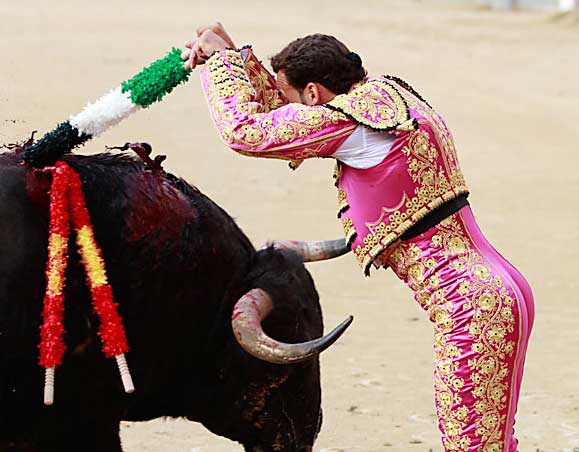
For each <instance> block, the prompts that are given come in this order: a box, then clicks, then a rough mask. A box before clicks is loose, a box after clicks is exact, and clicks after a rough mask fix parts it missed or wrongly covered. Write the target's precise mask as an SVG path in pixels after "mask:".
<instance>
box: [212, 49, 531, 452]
mask: <svg viewBox="0 0 579 452" xmlns="http://www.w3.org/2000/svg"><path fill="white" fill-rule="evenodd" d="M201 77H202V84H203V88H204V91H205V94H206V96H207V99H208V103H209V108H210V111H211V115H212V118H213V120H214V122H215V124H216V126H217V128H218V130H219V132H220V134H221V137H222V139H223V140H224V141H225V142H226V144H227V145H228V146H229V147H231V148H232V149H234V150H235V151H237V152H239V153H241V154H244V155H249V156H253V157H268V158H278V159H286V160H289V161H290V165H292V166H293V167H297V165H299V164H300V163H301V162H302V161H303V160H304V159H307V158H312V157H334V158H336V159H337V160H338V162H337V166H336V172H335V179H336V186H337V188H338V205H339V206H338V212H339V213H338V215H339V217H340V218H341V221H342V224H343V227H344V232H345V235H346V238H347V240H348V242H349V244H350V245H351V247H352V250H353V252H354V253H355V255H356V258H357V260H358V262H359V264H360V265H361V267H362V269H363V270H364V272H365V273H366V274H369V271H370V268H371V267H372V265H374V266H376V267H380V266H383V267H388V266H389V267H391V268H392V270H393V271H394V272H395V273H396V275H397V276H398V277H399V278H400V279H402V280H403V281H405V282H406V283H407V284H408V285H409V286H410V288H411V289H412V290H413V291H414V294H415V298H416V300H417V301H418V303H420V305H421V306H422V307H423V309H424V310H425V311H427V312H428V315H429V317H430V319H431V321H432V322H433V324H434V330H435V335H434V351H435V392H436V407H437V413H438V421H439V428H440V430H441V432H442V438H443V443H444V447H445V450H447V451H464V452H467V451H473V452H474V451H484V452H514V451H516V450H517V441H516V439H515V438H514V436H513V432H514V430H513V424H514V418H515V412H516V408H517V401H518V397H519V390H520V386H521V380H522V374H523V364H524V359H525V352H526V348H527V342H528V339H529V334H530V331H531V327H532V324H533V317H534V310H533V297H532V294H531V290H530V288H529V286H528V284H527V282H526V281H525V279H524V278H523V276H522V275H521V274H520V273H519V272H518V271H517V270H516V269H515V268H514V267H513V266H512V265H511V264H509V262H507V260H506V259H504V258H503V257H502V256H501V255H500V254H499V253H498V252H497V251H496V250H495V249H494V248H493V247H492V246H491V245H490V244H489V243H488V242H487V241H486V239H485V238H484V236H483V235H482V233H481V231H480V230H479V228H478V226H477V224H476V222H475V219H474V217H473V214H472V211H471V209H470V207H469V205H468V202H467V201H466V196H467V195H468V189H467V187H466V184H465V181H464V178H463V176H462V173H461V171H460V168H459V165H458V161H457V158H456V152H455V147H454V142H453V138H452V135H451V133H450V131H449V130H448V128H447V127H446V124H445V123H444V121H443V119H442V118H441V116H440V115H439V114H438V113H436V112H435V111H434V110H433V109H432V108H431V107H430V105H429V104H428V103H427V102H426V101H425V100H424V99H422V98H421V97H420V95H419V94H418V93H417V92H416V91H414V90H413V89H412V87H410V86H409V85H408V84H406V83H405V82H403V81H402V80H400V79H397V78H395V77H367V78H366V79H364V81H363V82H361V83H358V84H356V85H354V86H353V87H352V89H351V90H350V92H349V93H347V94H342V95H338V96H336V97H335V98H334V99H333V100H332V101H331V102H330V103H329V104H326V105H316V106H306V105H301V104H287V102H286V101H285V100H284V99H283V98H282V97H281V95H280V94H279V92H278V91H277V89H276V85H275V80H274V78H273V77H272V75H271V74H270V73H269V72H268V71H267V70H266V69H265V68H264V67H263V66H262V64H261V63H260V62H259V60H257V58H256V57H255V56H254V54H253V52H252V51H251V49H247V48H246V49H242V50H240V51H236V50H226V51H223V52H217V53H215V54H214V55H212V56H211V58H209V60H208V61H207V65H206V67H205V68H204V70H203V71H202V75H201ZM359 127H367V128H368V129H369V130H371V131H380V132H381V133H380V134H379V135H381V136H384V137H388V139H389V140H390V142H389V147H388V151H387V154H386V155H385V157H383V158H382V157H381V160H380V161H379V162H376V164H372V166H370V167H358V168H356V167H354V166H350V165H348V164H346V163H344V161H340V155H341V154H340V149H341V148H343V147H344V143H346V142H347V140H348V138H349V137H350V136H351V135H352V134H354V133H355V131H356V130H357V129H358V128H359ZM366 166H367V165H366Z"/></svg>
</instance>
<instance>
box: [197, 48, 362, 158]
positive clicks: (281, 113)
mask: <svg viewBox="0 0 579 452" xmlns="http://www.w3.org/2000/svg"><path fill="white" fill-rule="evenodd" d="M245 52H249V54H248V55H247V56H246V58H245V59H244V58H243V56H244V55H243V53H245ZM256 61H257V59H256V58H255V57H254V56H253V52H252V51H251V50H250V49H242V50H231V49H225V50H222V51H217V52H215V53H214V54H213V55H212V56H211V57H210V58H209V59H208V60H207V64H206V67H205V68H204V69H203V71H202V73H201V79H202V83H203V89H204V91H205V95H206V97H207V101H208V103H209V109H210V112H211V117H212V118H213V121H214V122H215V125H216V127H217V129H218V130H219V133H220V135H221V138H222V139H223V141H225V143H226V144H227V145H228V146H229V147H230V148H232V149H233V150H235V151H237V152H239V153H241V154H244V155H250V156H254V157H270V158H280V159H285V160H298V161H299V160H303V159H306V158H311V157H324V156H330V155H332V154H333V153H334V152H335V151H336V149H337V148H338V147H339V145H340V144H341V143H342V142H343V141H344V140H345V139H346V138H347V137H348V136H349V135H350V134H351V133H352V132H353V130H354V129H355V128H356V124H355V123H354V122H353V121H352V120H350V119H349V118H347V117H346V116H345V115H343V114H342V113H339V112H336V111H333V110H330V109H329V108H326V107H324V106H321V105H311V106H310V105H302V104H298V103H288V104H286V105H283V106H280V107H279V108H274V109H271V108H272V107H275V105H272V103H271V100H272V98H271V97H270V98H266V97H265V96H264V94H269V93H271V91H269V93H268V92H267V91H264V90H263V89H260V88H261V86H259V85H258V82H257V81H256V80H260V79H259V77H257V78H255V77H253V78H252V77H251V75H252V73H253V71H252V69H253V68H255V65H256ZM260 81H261V80H260ZM269 82H271V81H269ZM256 85H258V86H256ZM268 101H269V102H268ZM276 101H278V99H274V102H276Z"/></svg>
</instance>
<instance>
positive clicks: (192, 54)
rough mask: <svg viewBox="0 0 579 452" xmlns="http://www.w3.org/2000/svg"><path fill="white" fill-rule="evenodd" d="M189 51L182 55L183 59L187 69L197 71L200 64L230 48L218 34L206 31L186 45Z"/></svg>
mask: <svg viewBox="0 0 579 452" xmlns="http://www.w3.org/2000/svg"><path fill="white" fill-rule="evenodd" d="M185 47H186V48H187V50H185V51H183V53H181V59H182V60H184V61H185V63H183V67H185V69H195V67H196V66H197V65H199V64H203V63H205V61H206V60H207V58H208V57H209V56H210V55H211V54H212V53H213V52H216V51H219V50H225V49H227V48H228V47H229V46H228V45H227V42H226V41H225V40H224V39H223V38H222V37H221V36H219V35H218V34H217V33H215V32H213V31H211V30H206V31H204V32H203V33H202V34H201V36H199V37H198V38H196V39H192V40H190V41H187V42H186V43H185Z"/></svg>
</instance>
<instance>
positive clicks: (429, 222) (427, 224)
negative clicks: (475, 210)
mask: <svg viewBox="0 0 579 452" xmlns="http://www.w3.org/2000/svg"><path fill="white" fill-rule="evenodd" d="M467 197H468V193H463V194H461V195H458V196H457V197H456V198H454V199H451V200H450V201H447V202H445V203H444V204H443V205H441V206H440V207H437V208H436V209H434V210H433V211H432V212H429V213H428V214H427V215H426V216H425V217H424V218H423V219H422V220H419V221H418V223H416V224H415V225H414V226H412V227H411V228H410V229H408V230H407V231H406V232H405V233H404V234H402V235H401V236H400V240H408V239H411V238H413V237H416V236H417V235H420V234H422V233H423V232H426V231H428V230H429V229H430V228H431V227H433V226H436V225H437V224H438V223H440V222H441V221H442V220H444V219H445V218H446V217H449V216H450V215H452V214H453V213H456V212H458V211H459V210H460V209H462V208H463V207H464V206H468V205H469V204H468V201H467V199H466V198H467Z"/></svg>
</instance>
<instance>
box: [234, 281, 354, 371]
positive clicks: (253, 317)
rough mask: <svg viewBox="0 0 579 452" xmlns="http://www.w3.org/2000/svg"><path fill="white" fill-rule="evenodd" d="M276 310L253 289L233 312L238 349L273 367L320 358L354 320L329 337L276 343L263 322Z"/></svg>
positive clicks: (270, 301) (265, 297) (261, 294)
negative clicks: (297, 342)
mask: <svg viewBox="0 0 579 452" xmlns="http://www.w3.org/2000/svg"><path fill="white" fill-rule="evenodd" d="M273 309H274V306H273V302H272V300H271V297H270V296H269V295H268V293H267V292H265V291H264V290H262V289H252V290H250V291H249V292H247V293H246V294H245V295H244V296H243V297H241V298H240V299H239V301H238V302H237V303H236V305H235V308H234V309H233V315H232V320H231V324H232V327H233V333H234V334H235V337H236V338H237V342H239V345H241V347H242V348H243V349H244V350H245V351H246V352H247V353H249V354H250V355H252V356H254V357H256V358H258V359H261V360H263V361H267V362H270V363H273V364H293V363H299V362H301V361H306V360H308V359H310V358H312V357H314V356H317V355H319V354H320V353H321V352H323V351H324V350H325V349H327V348H328V347H330V346H331V345H332V344H333V343H334V342H336V341H337V340H338V339H339V338H340V336H341V335H342V334H344V332H345V331H346V329H347V328H348V327H349V326H350V324H351V323H352V321H353V320H354V318H353V317H352V316H350V317H348V318H347V319H346V320H344V321H343V322H342V323H341V324H340V325H338V326H337V327H336V328H334V329H333V330H332V331H331V332H330V333H328V334H326V335H325V336H322V337H320V338H318V339H314V340H311V341H308V342H302V343H299V344H287V343H284V342H279V341H276V340H275V339H272V338H271V337H269V336H268V335H266V334H265V332H264V331H263V328H262V326H261V322H262V321H263V320H264V319H265V318H266V317H267V316H268V315H269V314H270V313H271V312H272V310H273Z"/></svg>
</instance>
